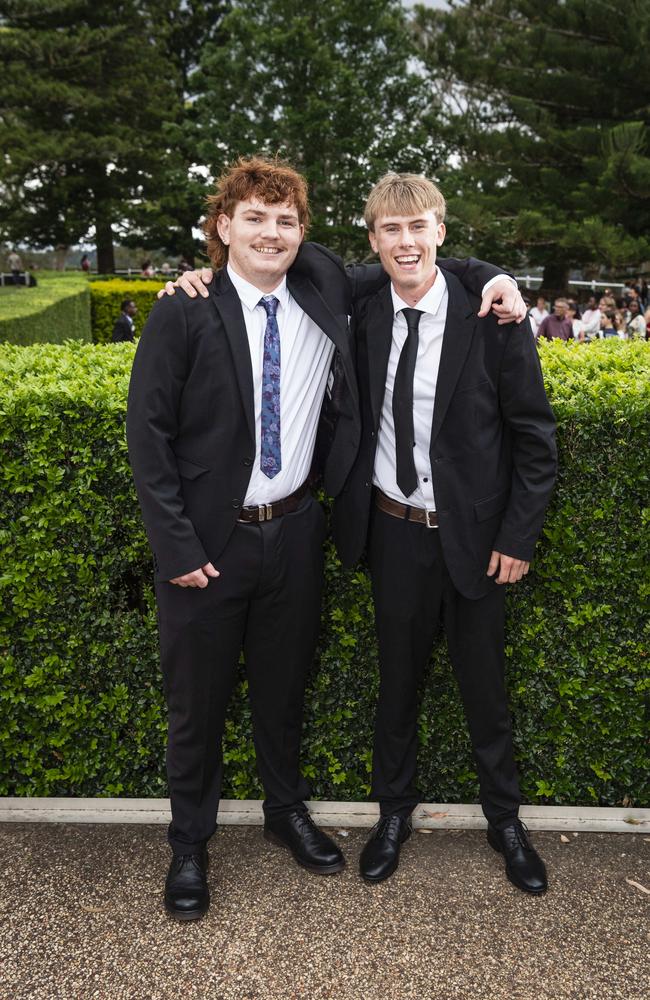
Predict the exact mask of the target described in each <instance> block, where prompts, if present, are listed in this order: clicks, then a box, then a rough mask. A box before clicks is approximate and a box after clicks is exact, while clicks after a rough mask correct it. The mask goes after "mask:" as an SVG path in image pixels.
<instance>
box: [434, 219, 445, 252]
mask: <svg viewBox="0 0 650 1000" xmlns="http://www.w3.org/2000/svg"><path fill="white" fill-rule="evenodd" d="M446 235H447V227H446V226H445V224H444V222H440V223H438V229H437V231H436V246H438V247H441V246H442V244H443V243H444V242H445V236H446Z"/></svg>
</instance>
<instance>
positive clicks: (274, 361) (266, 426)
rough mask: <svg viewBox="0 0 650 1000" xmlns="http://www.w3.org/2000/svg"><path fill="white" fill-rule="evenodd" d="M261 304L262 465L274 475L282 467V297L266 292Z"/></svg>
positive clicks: (268, 473) (271, 476) (267, 473)
mask: <svg viewBox="0 0 650 1000" xmlns="http://www.w3.org/2000/svg"><path fill="white" fill-rule="evenodd" d="M258 305H261V306H264V309H265V310H266V330H265V331H264V361H263V364H262V433H261V454H260V469H261V470H262V472H263V473H264V475H265V476H268V477H269V479H273V477H274V476H277V474H278V472H279V471H280V469H281V468H282V457H281V450H280V331H279V330H278V321H277V320H276V318H275V314H276V312H277V311H278V306H279V305H280V303H279V301H278V300H277V299H276V297H275V295H268V296H265V297H264V298H263V299H260V301H259V303H258Z"/></svg>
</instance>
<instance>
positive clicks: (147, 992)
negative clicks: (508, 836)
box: [0, 823, 650, 1000]
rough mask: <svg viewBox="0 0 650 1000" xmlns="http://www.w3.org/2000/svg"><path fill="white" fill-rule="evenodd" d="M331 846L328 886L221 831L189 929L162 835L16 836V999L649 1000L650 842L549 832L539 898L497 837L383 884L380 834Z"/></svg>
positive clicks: (477, 835) (434, 839) (2, 978)
mask: <svg viewBox="0 0 650 1000" xmlns="http://www.w3.org/2000/svg"><path fill="white" fill-rule="evenodd" d="M331 832H332V833H333V835H334V836H335V837H336V839H337V840H338V841H339V843H340V844H341V845H342V846H343V849H344V851H345V853H346V855H347V858H348V867H347V868H346V870H345V871H344V872H343V873H342V874H340V875H336V876H330V877H323V876H317V875H311V874H309V873H308V872H305V871H303V870H302V869H301V868H299V867H298V866H297V865H295V863H293V861H292V860H291V858H290V856H289V855H288V854H286V853H285V852H283V851H281V850H279V849H277V848H274V847H272V846H271V845H269V844H267V843H266V842H265V841H264V840H263V839H262V835H261V830H260V829H259V828H251V827H226V828H223V829H221V830H220V831H219V832H218V833H217V834H216V836H215V837H214V838H213V840H212V842H211V845H210V853H211V866H210V875H209V878H210V889H211V894H212V905H211V908H210V911H209V912H208V914H207V915H206V916H205V917H204V918H203V919H202V920H200V921H196V922H193V923H185V924H183V923H178V922H176V921H174V920H173V919H171V918H169V917H168V916H167V915H166V913H165V911H164V909H163V906H162V885H163V882H164V878H165V874H166V871H167V865H168V863H169V854H168V848H167V845H166V843H165V839H164V830H163V829H161V827H159V826H121V825H90V824H89V825H59V824H22V823H6V824H3V825H0V865H1V868H0V870H1V871H2V897H1V901H0V1000H91V998H92V1000H178V998H188V1000H303V998H304V1000H398V998H399V1000H403V998H412V997H413V998H418V1000H502V998H503V1000H505V998H508V1000H528V998H530V1000H619V998H620V1000H648V998H649V997H650V962H649V954H650V933H649V932H650V925H649V921H648V913H649V911H650V893H648V892H647V891H646V892H644V891H643V887H645V888H646V889H650V873H649V868H650V864H649V860H650V838H649V837H645V836H644V835H642V834H580V835H579V836H571V835H569V837H568V841H569V842H568V843H565V842H564V841H563V840H562V838H561V835H560V834H559V833H537V834H535V835H534V841H535V845H536V846H537V848H538V849H539V851H540V853H541V854H542V856H543V857H544V858H545V860H546V862H547V866H548V871H549V879H550V884H551V888H550V890H549V892H548V893H547V894H546V895H545V896H543V897H539V898H534V897H529V896H526V895H524V894H523V893H521V892H519V891H518V890H517V889H515V888H514V887H513V886H511V885H510V883H509V882H508V881H507V880H506V878H505V876H504V874H503V867H502V861H501V859H500V857H499V856H498V855H497V854H495V853H494V852H493V851H492V850H491V849H490V848H489V847H488V846H487V844H486V842H485V835H484V834H483V833H481V832H477V831H463V832H452V831H440V832H434V833H429V834H422V833H417V834H414V836H413V837H412V838H411V840H410V841H409V842H408V843H407V844H406V845H405V846H404V848H403V850H402V861H401V865H400V868H399V870H398V872H397V873H396V874H395V875H394V876H393V878H391V879H389V880H388V881H387V882H384V883H382V884H381V885H378V886H368V885H365V884H364V883H363V882H361V880H360V879H359V876H358V870H357V860H358V856H359V852H360V850H361V847H362V845H363V843H364V840H365V837H366V833H367V832H366V831H364V830H350V831H344V833H347V835H344V834H343V833H337V831H336V830H334V831H331ZM565 839H566V838H565ZM632 883H637V884H636V885H635V884H632Z"/></svg>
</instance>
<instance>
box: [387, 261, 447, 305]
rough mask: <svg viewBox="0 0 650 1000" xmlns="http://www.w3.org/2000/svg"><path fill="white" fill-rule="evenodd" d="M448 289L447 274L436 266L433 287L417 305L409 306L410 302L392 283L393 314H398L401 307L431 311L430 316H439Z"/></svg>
mask: <svg viewBox="0 0 650 1000" xmlns="http://www.w3.org/2000/svg"><path fill="white" fill-rule="evenodd" d="M446 291H447V282H446V281H445V276H444V274H443V273H442V271H441V270H440V268H439V267H438V268H436V277H435V280H434V282H433V284H432V286H431V288H430V289H429V291H428V292H426V294H425V295H423V296H422V298H421V299H420V301H419V302H418V303H417V304H416V305H415V306H412V307H409V305H408V303H407V302H404V300H403V299H401V298H400V296H399V295H398V294H397V292H396V291H395V286H394V285H393V284H391V286H390V294H391V296H392V299H393V314H394V315H396V314H397V313H398V312H399V311H400V309H408V308H413V309H420V310H421V311H422V312H425V313H429V315H430V316H437V315H438V310H439V309H440V305H441V303H442V300H443V297H444V294H445V292H446Z"/></svg>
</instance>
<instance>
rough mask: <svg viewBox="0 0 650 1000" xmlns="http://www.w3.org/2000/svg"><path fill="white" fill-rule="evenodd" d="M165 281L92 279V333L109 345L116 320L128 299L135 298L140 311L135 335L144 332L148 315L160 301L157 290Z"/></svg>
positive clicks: (136, 321) (136, 317) (135, 321)
mask: <svg viewBox="0 0 650 1000" xmlns="http://www.w3.org/2000/svg"><path fill="white" fill-rule="evenodd" d="M163 283H164V282H163V281H158V280H153V281H151V280H149V281H147V280H145V279H143V278H140V279H138V280H137V281H136V280H130V279H128V278H111V279H110V280H100V281H94V280H93V281H91V282H90V310H91V325H92V336H93V340H94V342H95V343H96V344H108V343H109V342H110V339H111V335H112V333H113V327H114V326H115V321H116V320H117V319H118V317H119V315H120V307H121V305H122V303H123V302H124V300H125V299H133V301H134V302H135V304H136V306H137V307H138V312H137V314H136V316H135V317H134V326H135V335H136V337H139V336H140V334H141V333H142V327H143V326H144V324H145V322H146V319H147V316H148V315H149V313H150V312H151V308H152V306H153V304H154V302H155V301H156V293H157V292H158V291H159V290H160V289H161V288H162V286H163Z"/></svg>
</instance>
